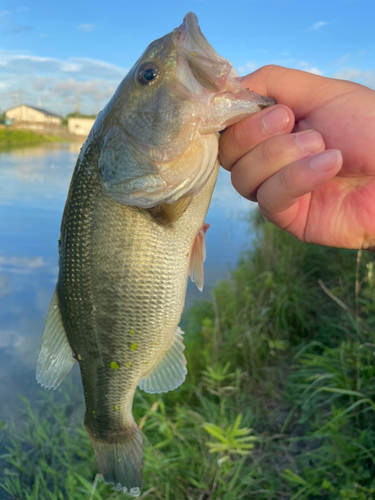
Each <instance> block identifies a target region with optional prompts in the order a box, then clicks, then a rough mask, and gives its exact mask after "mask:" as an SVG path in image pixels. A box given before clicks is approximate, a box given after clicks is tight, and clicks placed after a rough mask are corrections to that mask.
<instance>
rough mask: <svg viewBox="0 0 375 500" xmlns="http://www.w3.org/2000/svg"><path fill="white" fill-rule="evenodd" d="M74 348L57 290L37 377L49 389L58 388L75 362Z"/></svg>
mask: <svg viewBox="0 0 375 500" xmlns="http://www.w3.org/2000/svg"><path fill="white" fill-rule="evenodd" d="M74 361H75V360H74V357H73V351H72V348H71V347H70V345H69V341H68V338H67V336H66V333H65V329H64V325H63V322H62V318H61V312H60V306H59V298H58V296H57V292H56V291H55V293H54V294H53V297H52V300H51V304H50V306H49V310H48V314H47V317H46V325H45V328H44V332H43V337H42V345H41V347H40V351H39V356H38V363H37V367H36V379H37V381H38V382H39V384H41V385H42V386H43V387H46V388H47V389H56V387H58V386H59V385H60V383H61V381H62V380H63V378H64V377H65V375H66V374H67V373H68V372H69V371H70V369H71V368H72V366H73V364H74Z"/></svg>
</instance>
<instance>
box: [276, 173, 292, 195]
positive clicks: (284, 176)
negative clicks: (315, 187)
mask: <svg viewBox="0 0 375 500" xmlns="http://www.w3.org/2000/svg"><path fill="white" fill-rule="evenodd" d="M279 182H280V187H281V189H283V190H285V191H289V192H290V191H293V190H294V187H295V182H294V177H293V175H292V172H291V170H290V168H283V169H281V170H280V171H279Z"/></svg>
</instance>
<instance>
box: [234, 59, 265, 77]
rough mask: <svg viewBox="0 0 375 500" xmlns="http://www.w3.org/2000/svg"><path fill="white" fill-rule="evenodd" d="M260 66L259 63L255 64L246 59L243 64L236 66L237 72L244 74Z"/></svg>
mask: <svg viewBox="0 0 375 500" xmlns="http://www.w3.org/2000/svg"><path fill="white" fill-rule="evenodd" d="M260 67H261V65H259V64H256V63H254V62H252V61H248V62H247V63H246V64H245V65H244V66H240V67H239V68H238V73H239V74H240V75H246V74H247V73H252V72H253V71H255V70H256V69H258V68H260Z"/></svg>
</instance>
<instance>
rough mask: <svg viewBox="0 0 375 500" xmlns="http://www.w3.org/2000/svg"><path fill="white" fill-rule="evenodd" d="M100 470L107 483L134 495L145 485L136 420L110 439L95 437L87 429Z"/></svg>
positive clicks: (139, 432) (141, 447)
mask: <svg viewBox="0 0 375 500" xmlns="http://www.w3.org/2000/svg"><path fill="white" fill-rule="evenodd" d="M86 430H87V433H88V436H89V438H90V441H91V445H92V447H93V449H94V451H95V455H96V459H97V461H98V465H99V470H100V473H101V474H102V476H103V479H104V481H105V482H106V483H107V484H114V485H115V489H116V490H118V491H123V492H124V493H128V494H130V495H133V496H135V497H137V496H139V494H140V493H141V487H142V470H141V468H142V452H143V446H142V432H141V431H140V429H139V428H138V426H137V424H136V423H135V422H134V420H133V421H132V422H131V423H130V424H129V426H127V427H126V428H124V430H123V431H121V432H116V435H112V436H111V438H110V440H108V441H107V440H103V439H101V438H98V437H96V436H95V435H94V434H93V433H92V432H91V431H90V430H89V429H87V428H86Z"/></svg>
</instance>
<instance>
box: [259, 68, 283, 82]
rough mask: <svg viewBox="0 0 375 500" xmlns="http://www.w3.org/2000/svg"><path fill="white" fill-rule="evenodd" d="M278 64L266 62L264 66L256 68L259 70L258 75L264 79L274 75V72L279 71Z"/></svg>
mask: <svg viewBox="0 0 375 500" xmlns="http://www.w3.org/2000/svg"><path fill="white" fill-rule="evenodd" d="M280 68H281V67H280V66H277V65H276V64H267V65H266V66H262V67H261V68H259V69H258V70H257V72H259V75H260V77H261V78H262V79H264V81H267V79H268V78H269V77H271V76H272V75H274V74H275V73H278V72H279V71H280Z"/></svg>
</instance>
